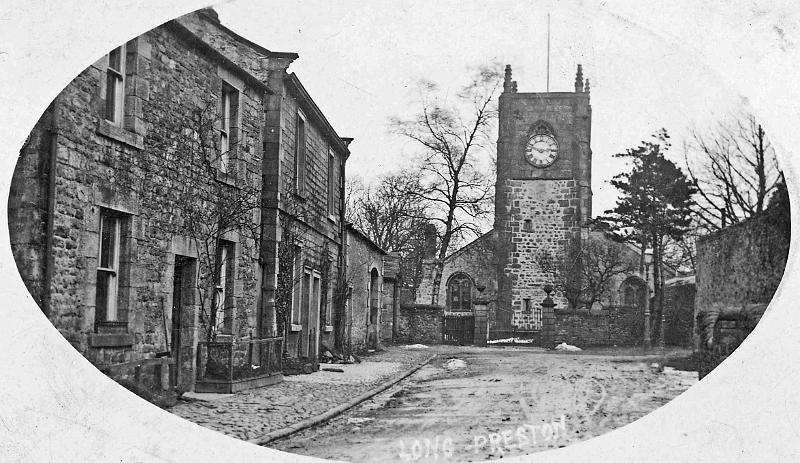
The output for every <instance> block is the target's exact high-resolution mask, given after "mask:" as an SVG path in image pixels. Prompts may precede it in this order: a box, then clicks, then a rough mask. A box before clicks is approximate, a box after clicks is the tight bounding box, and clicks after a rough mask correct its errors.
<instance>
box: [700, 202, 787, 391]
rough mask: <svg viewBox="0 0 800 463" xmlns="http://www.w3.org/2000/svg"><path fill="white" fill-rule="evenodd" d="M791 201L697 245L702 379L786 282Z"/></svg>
mask: <svg viewBox="0 0 800 463" xmlns="http://www.w3.org/2000/svg"><path fill="white" fill-rule="evenodd" d="M790 237H791V234H790V222H789V208H788V201H787V202H786V204H785V205H780V204H779V205H777V206H774V207H771V208H769V209H767V210H766V211H765V212H764V213H762V214H760V215H757V216H754V217H751V218H750V219H748V220H745V221H743V222H740V223H738V224H736V225H734V226H731V227H728V228H725V229H722V230H720V231H718V232H716V233H713V234H711V235H708V236H705V237H703V238H701V239H700V240H698V242H697V279H696V282H697V294H696V297H695V301H696V302H695V306H696V315H695V317H696V326H697V338H698V339H697V343H698V344H697V348H698V350H699V352H700V354H701V371H700V376H701V377H702V376H704V375H705V374H706V373H708V372H709V371H711V370H712V369H713V368H714V367H715V366H716V365H718V364H719V363H720V362H722V361H723V360H724V359H725V358H726V357H727V356H728V355H729V354H730V352H732V351H733V350H734V349H736V347H738V346H739V344H741V342H742V341H743V340H744V338H745V337H746V336H747V335H748V334H749V333H750V332H751V331H752V329H753V328H754V327H755V325H756V323H757V322H758V320H759V319H760V318H761V315H762V314H763V312H764V310H766V307H767V305H768V304H769V302H770V301H771V300H772V296H773V295H774V294H775V291H776V290H777V288H778V285H779V284H780V282H781V279H782V278H783V272H784V269H785V267H786V259H787V257H788V254H789V243H790Z"/></svg>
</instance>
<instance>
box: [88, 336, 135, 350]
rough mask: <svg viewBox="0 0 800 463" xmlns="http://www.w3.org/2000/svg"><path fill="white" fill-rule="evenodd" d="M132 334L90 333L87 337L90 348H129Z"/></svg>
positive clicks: (131, 343) (131, 342)
mask: <svg viewBox="0 0 800 463" xmlns="http://www.w3.org/2000/svg"><path fill="white" fill-rule="evenodd" d="M132 345H133V334H130V333H92V334H90V335H89V346H90V347H130V346H132Z"/></svg>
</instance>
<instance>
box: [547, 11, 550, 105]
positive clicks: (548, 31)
mask: <svg viewBox="0 0 800 463" xmlns="http://www.w3.org/2000/svg"><path fill="white" fill-rule="evenodd" d="M547 93H550V13H547Z"/></svg>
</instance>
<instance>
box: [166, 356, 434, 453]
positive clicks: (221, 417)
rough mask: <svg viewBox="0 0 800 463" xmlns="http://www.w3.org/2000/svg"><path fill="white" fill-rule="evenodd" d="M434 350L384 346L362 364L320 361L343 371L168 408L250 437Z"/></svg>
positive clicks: (347, 395) (356, 391)
mask: <svg viewBox="0 0 800 463" xmlns="http://www.w3.org/2000/svg"><path fill="white" fill-rule="evenodd" d="M437 350H438V349H435V348H430V349H407V348H403V347H402V346H394V347H389V348H387V350H386V351H384V352H379V353H374V354H372V355H370V356H368V357H364V358H362V362H361V363H356V364H348V365H339V364H322V365H321V368H328V367H330V368H341V369H342V370H344V373H338V372H329V371H318V372H316V373H312V374H309V375H295V376H287V377H285V378H284V381H283V382H281V383H279V384H275V385H272V386H267V387H262V388H258V389H252V390H249V391H244V392H240V393H237V394H228V395H219V398H216V399H214V400H197V401H193V402H189V403H179V404H178V405H176V406H174V407H172V408H171V409H170V411H171V412H172V413H174V414H176V415H178V416H180V417H182V418H185V419H187V420H189V421H192V422H194V423H197V424H199V425H201V426H204V427H206V428H209V429H213V430H215V431H219V432H221V433H224V434H227V435H230V436H233V437H237V438H239V439H244V440H248V439H254V438H256V437H258V436H261V435H264V434H266V433H269V432H272V431H275V430H278V429H281V428H285V427H287V426H291V425H292V424H295V423H298V422H300V421H302V420H304V419H306V418H311V417H312V416H316V415H319V414H321V413H324V412H326V411H328V410H330V409H331V408H333V407H336V406H337V405H341V404H343V403H345V402H347V401H348V400H350V399H352V398H354V397H356V396H358V395H360V394H363V393H364V392H366V391H368V390H370V389H372V388H373V387H376V386H378V385H379V384H382V383H383V382H385V381H389V380H390V379H392V378H395V377H397V376H399V375H400V374H402V373H403V372H405V371H406V370H408V369H409V368H411V367H413V366H415V365H417V364H419V363H420V362H422V361H423V360H425V359H426V358H428V357H429V356H430V355H431V354H433V353H435V352H436V351H437ZM209 396H210V395H209V394H203V395H202V397H204V398H208V397H209Z"/></svg>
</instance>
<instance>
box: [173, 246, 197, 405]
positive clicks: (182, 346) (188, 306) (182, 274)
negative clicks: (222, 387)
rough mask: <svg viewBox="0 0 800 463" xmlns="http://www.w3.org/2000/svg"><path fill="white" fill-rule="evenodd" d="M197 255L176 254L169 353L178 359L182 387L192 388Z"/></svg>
mask: <svg viewBox="0 0 800 463" xmlns="http://www.w3.org/2000/svg"><path fill="white" fill-rule="evenodd" d="M196 269H197V259H195V258H192V257H187V256H181V255H177V254H176V255H175V265H174V270H173V277H172V316H171V317H170V318H171V321H172V323H171V330H170V339H169V341H170V357H172V358H173V359H175V370H174V371H175V378H172V383H173V384H175V385H177V387H178V389H179V390H182V391H186V390H190V389H191V386H192V384H193V382H194V377H193V372H194V364H195V362H194V350H195V346H196V345H197V344H196V341H197V340H196V333H195V326H196V324H195V307H194V281H195V278H196V276H197V275H196Z"/></svg>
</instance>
